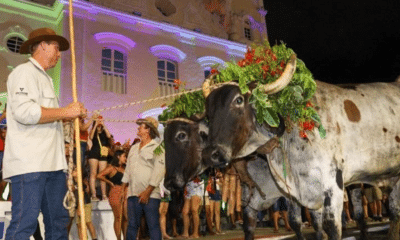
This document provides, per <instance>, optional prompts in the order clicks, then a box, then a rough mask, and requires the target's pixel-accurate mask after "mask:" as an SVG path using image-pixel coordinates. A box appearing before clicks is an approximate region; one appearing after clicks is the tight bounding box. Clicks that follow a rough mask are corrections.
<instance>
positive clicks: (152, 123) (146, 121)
mask: <svg viewBox="0 0 400 240" xmlns="http://www.w3.org/2000/svg"><path fill="white" fill-rule="evenodd" d="M136 123H137V124H139V125H140V124H142V123H144V124H146V125H147V126H148V127H150V128H151V129H153V130H154V132H155V133H156V135H157V137H160V133H159V132H158V129H157V128H158V121H157V120H156V119H155V118H152V117H146V118H140V119H138V120H136Z"/></svg>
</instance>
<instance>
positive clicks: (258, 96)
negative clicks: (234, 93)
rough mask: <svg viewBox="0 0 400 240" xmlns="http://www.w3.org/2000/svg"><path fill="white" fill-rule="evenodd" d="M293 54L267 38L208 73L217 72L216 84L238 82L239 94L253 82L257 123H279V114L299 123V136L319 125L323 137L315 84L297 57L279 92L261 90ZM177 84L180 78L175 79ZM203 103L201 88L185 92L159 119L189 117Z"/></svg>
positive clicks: (252, 97) (271, 80)
mask: <svg viewBox="0 0 400 240" xmlns="http://www.w3.org/2000/svg"><path fill="white" fill-rule="evenodd" d="M293 54H294V52H293V50H292V49H290V48H287V47H286V45H285V44H283V43H281V44H280V45H275V46H273V47H271V46H270V45H269V43H268V41H265V42H264V43H263V44H261V45H256V44H253V45H252V46H251V47H249V48H248V50H247V53H246V54H245V58H244V59H242V60H240V61H239V62H237V63H235V62H232V63H227V67H226V68H225V69H221V70H220V71H218V70H216V69H213V70H212V71H211V73H212V74H216V75H215V77H214V81H215V83H223V82H229V81H233V80H235V81H238V84H239V88H240V89H241V91H242V93H246V92H248V91H249V87H248V84H249V83H251V82H256V87H255V88H254V89H253V90H252V95H251V97H250V102H251V103H252V104H253V106H254V107H255V109H256V118H257V121H258V122H259V123H260V124H262V123H268V124H269V125H270V126H275V127H276V126H278V125H279V117H278V114H280V115H281V116H283V117H284V119H285V122H286V123H287V126H293V124H297V125H298V126H299V128H300V133H299V134H300V137H302V138H307V131H311V130H313V129H314V127H318V130H319V134H320V136H321V138H324V137H325V136H326V132H325V129H324V127H323V126H322V124H321V120H320V118H319V115H318V114H317V112H316V111H315V109H314V107H313V104H312V103H311V98H312V96H313V95H314V94H315V90H316V83H315V81H314V79H313V76H312V74H311V72H310V70H308V69H307V67H306V66H305V64H304V62H303V61H301V60H300V59H297V62H296V71H295V72H294V74H293V78H292V80H291V81H290V83H289V85H288V86H286V87H285V88H284V89H283V90H282V91H280V92H277V93H275V94H267V93H265V91H264V90H263V85H265V84H268V83H272V82H274V81H275V80H277V79H278V78H279V77H280V76H281V75H282V73H283V72H284V70H285V67H286V64H287V63H288V61H289V59H290V58H291V56H292V55H293ZM177 83H180V81H179V80H177ZM204 104H205V99H204V96H203V94H202V92H201V91H198V92H193V93H188V94H184V95H182V96H180V97H179V98H177V99H175V101H174V102H173V103H172V104H171V105H169V106H168V108H167V109H166V110H164V112H163V113H162V114H161V115H160V116H159V120H161V121H166V120H168V119H171V118H175V117H178V116H182V115H186V116H187V117H191V116H192V115H194V114H197V113H202V112H203V111H204V108H205V106H204Z"/></svg>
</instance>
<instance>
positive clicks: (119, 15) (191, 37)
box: [58, 0, 247, 57]
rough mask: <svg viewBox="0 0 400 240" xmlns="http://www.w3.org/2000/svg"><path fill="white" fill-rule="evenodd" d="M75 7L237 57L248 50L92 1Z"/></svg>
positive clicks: (94, 16) (79, 12) (86, 14)
mask: <svg viewBox="0 0 400 240" xmlns="http://www.w3.org/2000/svg"><path fill="white" fill-rule="evenodd" d="M58 1H59V2H60V3H61V4H63V5H64V6H68V5H69V1H67V0H58ZM73 7H74V11H75V12H74V14H77V15H78V16H79V17H81V18H82V17H86V18H87V19H89V20H92V21H93V20H96V21H97V20H100V21H101V19H102V18H104V19H110V18H114V19H115V20H116V21H117V22H118V23H119V24H123V25H125V27H126V25H130V26H129V28H130V29H132V30H135V31H140V32H146V33H151V34H157V33H159V32H165V33H168V34H170V35H172V36H175V38H176V39H177V40H178V41H180V42H182V43H185V44H190V45H199V46H200V45H201V46H202V45H206V46H208V47H210V46H212V47H213V48H217V49H220V50H222V51H226V53H227V54H229V55H233V56H237V57H243V56H244V54H245V53H246V50H247V47H246V45H245V44H242V43H237V42H233V41H230V40H226V39H221V38H217V37H213V36H209V35H206V34H203V33H198V32H195V31H192V30H188V29H185V28H182V27H179V26H176V25H172V24H169V23H164V22H157V21H153V20H149V19H145V18H142V17H139V16H135V15H132V14H128V13H124V12H120V11H116V10H113V9H110V8H106V7H103V6H99V5H96V4H94V3H90V2H85V1H79V0H74V2H73ZM64 9H66V10H67V7H65V8H64ZM108 22H109V21H108ZM139 26H140V27H139ZM143 28H146V29H143Z"/></svg>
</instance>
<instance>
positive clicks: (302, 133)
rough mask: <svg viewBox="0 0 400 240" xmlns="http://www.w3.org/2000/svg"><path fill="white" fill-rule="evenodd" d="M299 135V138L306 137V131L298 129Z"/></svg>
mask: <svg viewBox="0 0 400 240" xmlns="http://www.w3.org/2000/svg"><path fill="white" fill-rule="evenodd" d="M299 135H300V137H301V138H308V136H307V133H306V132H305V131H300V132H299Z"/></svg>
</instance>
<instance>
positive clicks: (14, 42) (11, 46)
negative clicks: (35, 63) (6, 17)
mask: <svg viewBox="0 0 400 240" xmlns="http://www.w3.org/2000/svg"><path fill="white" fill-rule="evenodd" d="M22 43H24V40H23V39H22V38H20V37H19V36H12V37H10V38H8V39H7V48H8V50H10V51H11V52H13V53H19V49H20V48H21V45H22Z"/></svg>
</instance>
